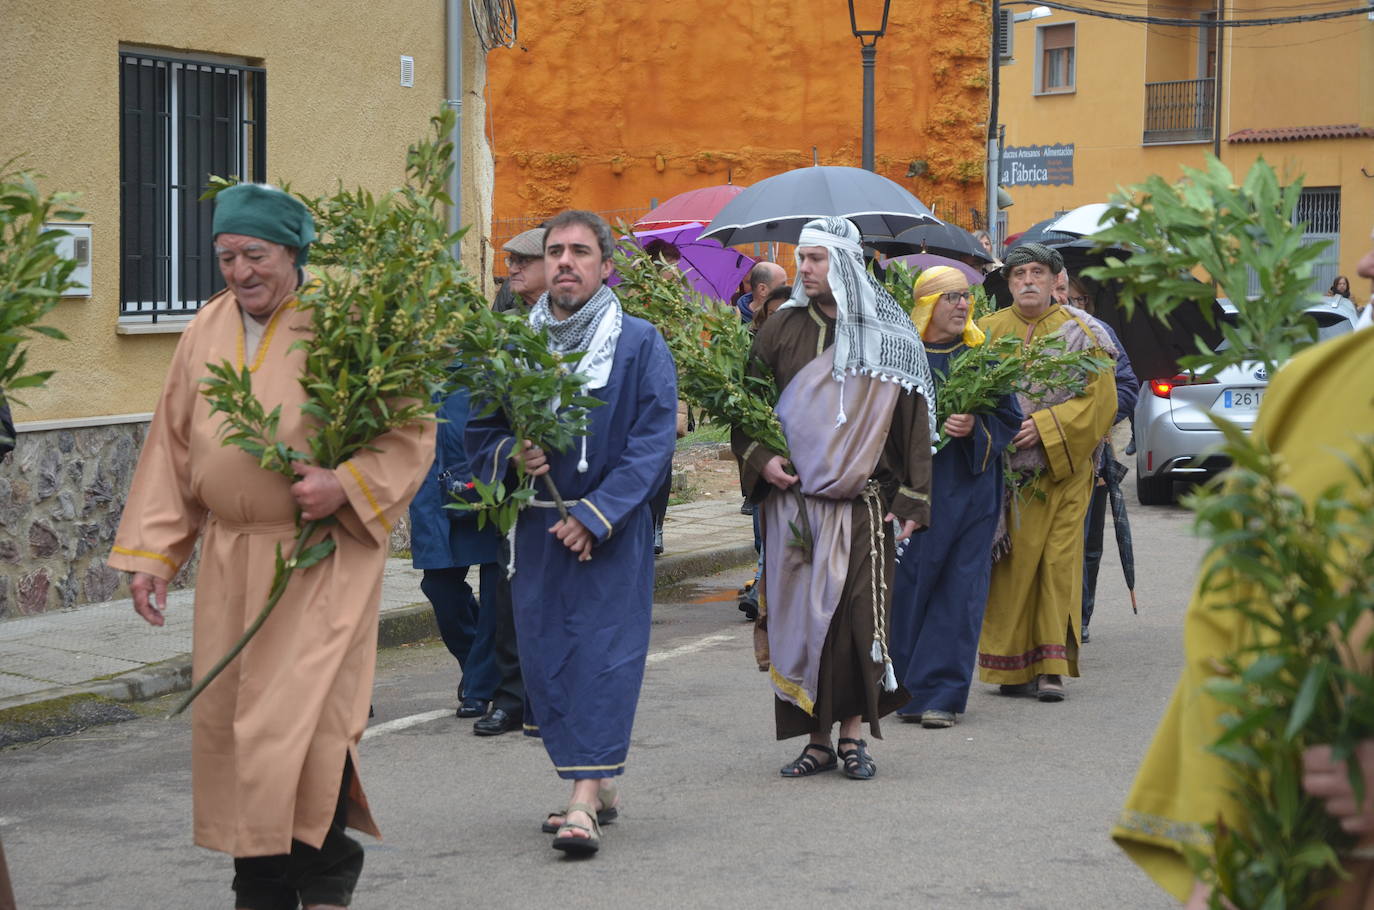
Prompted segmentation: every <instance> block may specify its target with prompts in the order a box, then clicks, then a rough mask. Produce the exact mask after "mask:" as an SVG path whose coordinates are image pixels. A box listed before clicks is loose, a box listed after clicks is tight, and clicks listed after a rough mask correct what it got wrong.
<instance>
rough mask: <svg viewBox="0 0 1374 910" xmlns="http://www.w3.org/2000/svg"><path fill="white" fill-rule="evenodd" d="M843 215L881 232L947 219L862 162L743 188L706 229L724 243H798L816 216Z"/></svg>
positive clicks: (884, 234)
mask: <svg viewBox="0 0 1374 910" xmlns="http://www.w3.org/2000/svg"><path fill="white" fill-rule="evenodd" d="M826 215H840V216H843V217H845V218H849V219H850V220H851V221H853V222H854V223H855V224H857V225H858V226H859V232H860V233H862V234H864V235H866V236H867V235H871V236H875V237H896V236H897V235H898V234H900V233H901V232H902V231H904V230H906V229H907V228H912V227H916V226H917V225H919V224H941V223H942V222H941V221H940V219H938V218H936V217H935V215H934V213H932V212H931V210H930V209H928V208H926V207H925V205H924V204H923V203H922V202H921V200H919V199H917V198H916V197H915V196H913V195H911V193H910V192H908V191H907V190H906V189H905V188H904V187H903V186H902V185H901V184H899V183H894V182H893V181H891V180H889V179H887V178H886V177H883V176H881V175H878V174H875V173H873V172H872V171H865V170H863V169H862V168H857V167H835V166H820V167H804V168H799V169H797V170H795V171H788V172H786V173H784V174H778V175H777V176H776V177H769V178H768V179H767V180H760V181H759V182H758V183H756V184H754V185H753V186H751V187H749V188H748V189H746V190H745V191H744V192H742V193H740V194H739V195H738V196H736V197H735V198H734V199H732V200H730V202H729V203H727V204H726V206H725V208H723V209H721V210H720V213H719V214H717V215H716V217H715V218H713V219H711V223H710V224H708V225H707V226H706V230H705V231H703V232H702V234H701V236H702V237H714V238H716V239H717V240H719V241H720V242H721V244H722V245H723V246H735V245H737V244H741V243H769V242H779V243H796V242H797V235H798V234H800V233H801V229H802V226H803V225H805V224H806V222H808V221H810V220H811V219H813V218H820V217H823V216H826Z"/></svg>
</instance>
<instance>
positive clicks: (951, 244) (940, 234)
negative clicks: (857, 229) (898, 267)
mask: <svg viewBox="0 0 1374 910" xmlns="http://www.w3.org/2000/svg"><path fill="white" fill-rule="evenodd" d="M864 243H866V244H868V245H869V246H871V247H874V248H875V249H877V250H878V251H879V252H881V253H882V254H883V255H885V256H902V255H905V254H907V253H934V254H935V255H936V256H948V257H949V258H951V259H962V258H964V257H966V256H972V257H973V258H975V259H977V260H978V261H979V262H992V261H993V259H992V256H991V255H990V254H989V253H988V251H987V250H985V249H983V245H982V244H981V243H979V242H978V241H977V240H976V239H974V236H973V235H972V234H970V233H969V232H968V231H966V230H964V229H963V228H961V227H959V225H957V224H922V225H918V226H916V227H914V228H908V229H907V230H905V231H902V232H901V233H900V234H898V235H897V236H896V237H894V238H886V237H865V238H864Z"/></svg>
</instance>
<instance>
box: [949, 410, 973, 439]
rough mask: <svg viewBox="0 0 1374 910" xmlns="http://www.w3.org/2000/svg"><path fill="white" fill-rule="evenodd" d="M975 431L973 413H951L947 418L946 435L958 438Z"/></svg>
mask: <svg viewBox="0 0 1374 910" xmlns="http://www.w3.org/2000/svg"><path fill="white" fill-rule="evenodd" d="M972 432H973V415H972V414H951V415H949V417H947V418H946V419H945V435H946V436H949V437H951V438H953V439H958V438H961V437H963V436H967V435H968V434H970V433H972Z"/></svg>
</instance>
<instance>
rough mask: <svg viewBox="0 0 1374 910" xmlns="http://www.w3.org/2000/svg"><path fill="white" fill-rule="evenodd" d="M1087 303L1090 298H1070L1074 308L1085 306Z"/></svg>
mask: <svg viewBox="0 0 1374 910" xmlns="http://www.w3.org/2000/svg"><path fill="white" fill-rule="evenodd" d="M1087 302H1088V298H1086V297H1070V298H1069V303H1072V304H1073V305H1074V306H1083V305H1085V304H1086V303H1087Z"/></svg>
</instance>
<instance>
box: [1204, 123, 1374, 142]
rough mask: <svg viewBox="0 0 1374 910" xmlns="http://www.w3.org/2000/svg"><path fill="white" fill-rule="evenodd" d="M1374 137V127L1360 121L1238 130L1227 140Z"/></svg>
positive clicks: (1289, 140)
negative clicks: (1364, 124) (1360, 123)
mask: <svg viewBox="0 0 1374 910" xmlns="http://www.w3.org/2000/svg"><path fill="white" fill-rule="evenodd" d="M1371 137H1374V128H1372V127H1367V126H1360V125H1359V124H1358V123H1336V124H1331V125H1329V126H1284V127H1277V128H1274V129H1258V130H1255V129H1245V130H1236V131H1235V132H1234V133H1232V134H1231V135H1229V136H1227V137H1226V141H1227V142H1296V141H1298V140H1301V139H1362V138H1371Z"/></svg>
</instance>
